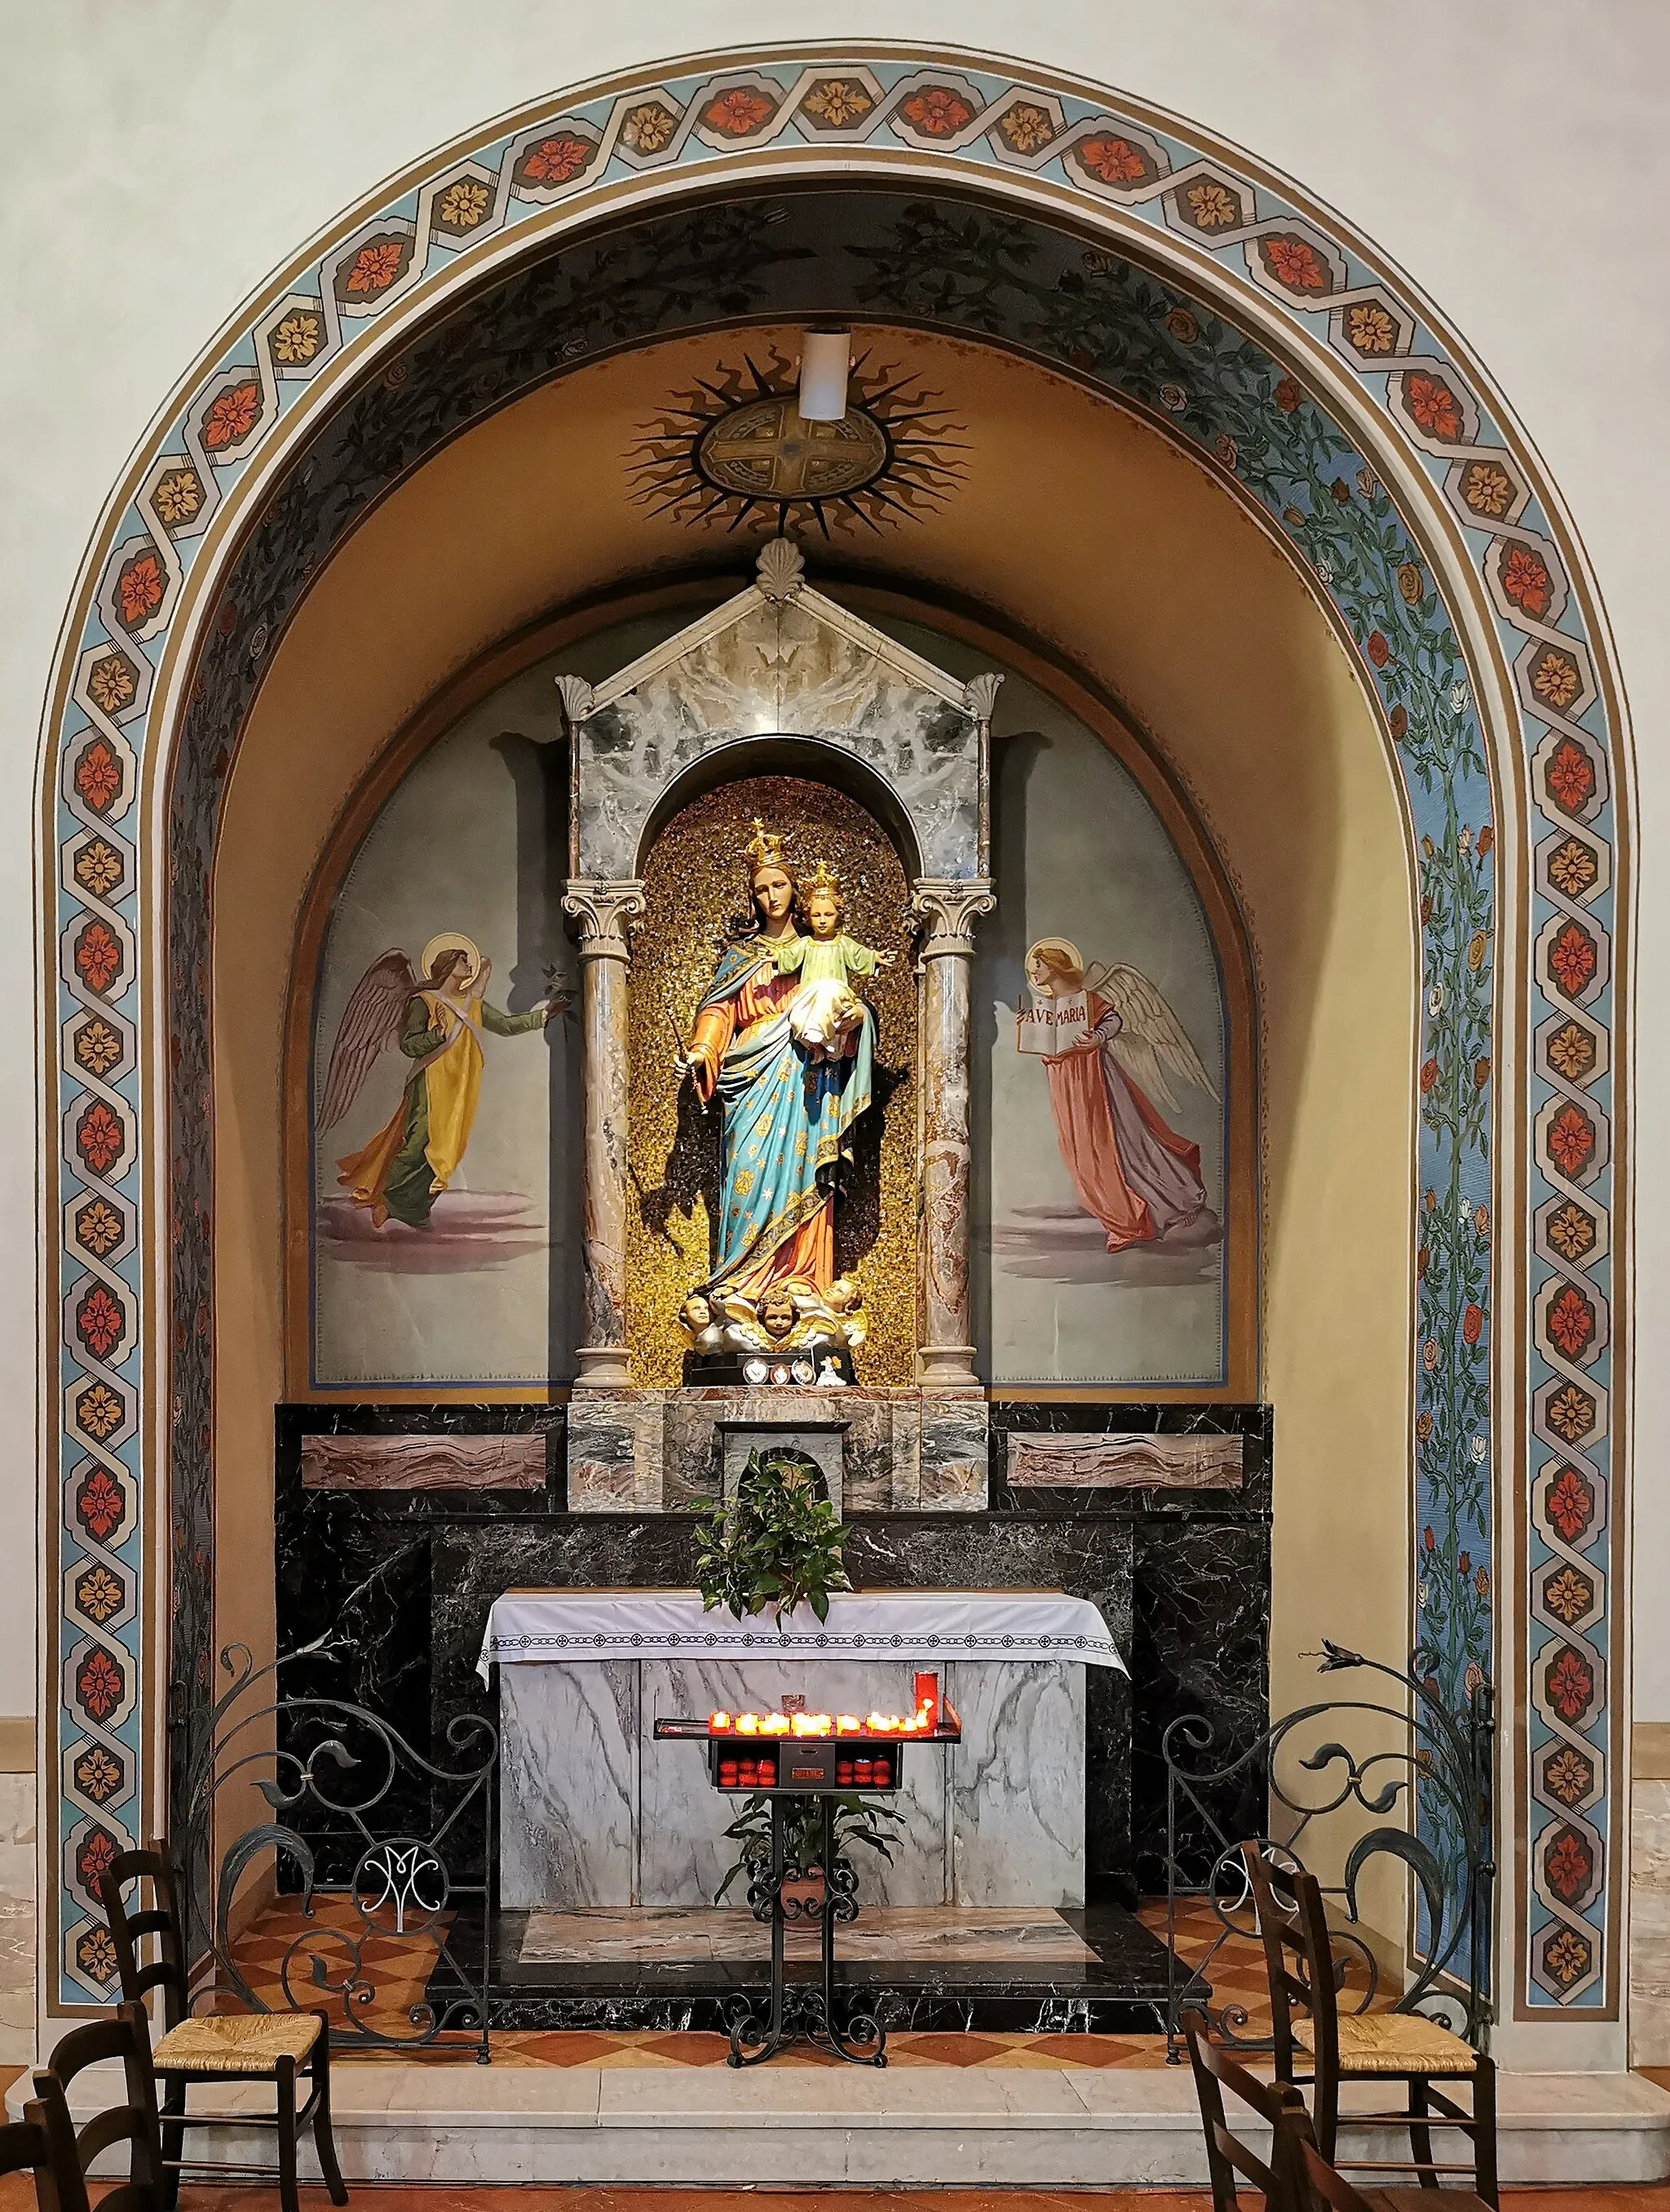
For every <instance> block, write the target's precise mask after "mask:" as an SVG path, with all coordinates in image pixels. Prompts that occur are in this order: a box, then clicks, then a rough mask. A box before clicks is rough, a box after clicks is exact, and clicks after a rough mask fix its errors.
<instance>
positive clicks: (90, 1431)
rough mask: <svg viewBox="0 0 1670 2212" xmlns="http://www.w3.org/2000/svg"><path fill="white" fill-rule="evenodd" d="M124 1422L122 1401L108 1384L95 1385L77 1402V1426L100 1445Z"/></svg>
mask: <svg viewBox="0 0 1670 2212" xmlns="http://www.w3.org/2000/svg"><path fill="white" fill-rule="evenodd" d="M122 1421H123V1406H122V1401H121V1399H120V1398H119V1397H118V1395H117V1394H116V1392H115V1391H114V1390H112V1389H111V1388H110V1386H109V1384H108V1383H94V1384H93V1385H92V1387H91V1389H86V1390H83V1391H82V1395H81V1396H80V1397H79V1398H77V1399H76V1427H77V1428H78V1429H80V1430H81V1431H82V1434H83V1435H85V1436H89V1437H93V1438H94V1440H95V1441H96V1442H97V1443H103V1442H104V1440H105V1438H106V1437H107V1436H110V1435H112V1433H113V1432H114V1431H116V1430H117V1429H119V1428H120V1427H121V1425H122Z"/></svg>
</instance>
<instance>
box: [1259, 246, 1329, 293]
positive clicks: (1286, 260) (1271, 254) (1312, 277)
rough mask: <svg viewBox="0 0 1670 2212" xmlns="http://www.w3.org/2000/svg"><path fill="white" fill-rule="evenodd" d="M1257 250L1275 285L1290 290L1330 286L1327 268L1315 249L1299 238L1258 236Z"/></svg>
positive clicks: (1303, 290)
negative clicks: (1318, 257) (1283, 286)
mask: <svg viewBox="0 0 1670 2212" xmlns="http://www.w3.org/2000/svg"><path fill="white" fill-rule="evenodd" d="M1259 252H1260V254H1261V255H1262V256H1263V258H1264V265H1265V267H1266V269H1267V270H1269V271H1270V274H1271V275H1272V276H1273V277H1274V278H1275V280H1276V282H1277V283H1278V284H1285V285H1286V287H1287V289H1288V290H1289V291H1290V292H1327V291H1330V290H1332V289H1333V286H1332V282H1331V279H1330V277H1329V275H1328V271H1327V268H1326V267H1325V266H1324V265H1323V264H1322V263H1321V262H1320V261H1319V260H1318V259H1317V258H1316V253H1315V248H1314V247H1312V246H1308V245H1307V244H1306V243H1305V241H1304V240H1303V239H1302V238H1261V239H1260V240H1259Z"/></svg>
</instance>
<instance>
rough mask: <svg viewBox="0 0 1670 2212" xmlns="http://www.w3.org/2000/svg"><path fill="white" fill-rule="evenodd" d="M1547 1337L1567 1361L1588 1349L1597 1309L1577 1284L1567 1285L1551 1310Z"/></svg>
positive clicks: (1592, 1334) (1549, 1310) (1549, 1311)
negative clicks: (1548, 1335)
mask: <svg viewBox="0 0 1670 2212" xmlns="http://www.w3.org/2000/svg"><path fill="white" fill-rule="evenodd" d="M1548 1334H1550V1336H1552V1338H1553V1340H1554V1341H1555V1343H1556V1344H1558V1346H1559V1347H1560V1350H1561V1351H1562V1352H1564V1354H1565V1356H1566V1358H1568V1359H1576V1358H1577V1357H1578V1356H1579V1355H1580V1353H1582V1352H1584V1351H1585V1350H1587V1348H1588V1343H1589V1340H1590V1339H1591V1338H1592V1337H1593V1336H1594V1307H1593V1306H1592V1305H1591V1304H1589V1302H1588V1299H1587V1298H1586V1297H1584V1296H1583V1294H1582V1291H1580V1290H1579V1289H1578V1288H1577V1286H1576V1284H1575V1283H1568V1284H1567V1285H1566V1286H1565V1288H1564V1290H1563V1291H1561V1292H1560V1295H1559V1296H1558V1297H1557V1298H1556V1299H1555V1300H1554V1302H1553V1304H1552V1305H1551V1306H1550V1307H1549V1309H1548Z"/></svg>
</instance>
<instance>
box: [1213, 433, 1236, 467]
mask: <svg viewBox="0 0 1670 2212" xmlns="http://www.w3.org/2000/svg"><path fill="white" fill-rule="evenodd" d="M1212 451H1213V453H1216V454H1217V456H1218V459H1219V460H1220V461H1222V462H1223V464H1224V467H1225V468H1226V469H1232V468H1233V467H1234V466H1235V465H1236V462H1237V461H1238V460H1239V459H1241V448H1240V447H1238V446H1237V445H1236V441H1235V440H1234V439H1233V438H1232V437H1230V435H1229V433H1228V432H1227V431H1224V432H1223V433H1221V434H1220V435H1218V437H1216V438H1214V439H1213V441H1212Z"/></svg>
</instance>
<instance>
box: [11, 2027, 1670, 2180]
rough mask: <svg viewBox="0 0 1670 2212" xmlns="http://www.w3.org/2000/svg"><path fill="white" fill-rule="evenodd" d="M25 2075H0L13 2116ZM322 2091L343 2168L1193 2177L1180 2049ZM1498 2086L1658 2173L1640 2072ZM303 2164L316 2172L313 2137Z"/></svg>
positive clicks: (613, 2069)
mask: <svg viewBox="0 0 1670 2212" xmlns="http://www.w3.org/2000/svg"><path fill="white" fill-rule="evenodd" d="M99 2071H100V2069H88V2073H87V2074H86V2075H82V2077H81V2079H80V2081H78V2082H77V2084H76V2089H77V2091H78V2094H77V2096H76V2100H75V2103H76V2118H77V2120H78V2122H79V2121H82V2120H84V2119H85V2118H87V2117H88V2115H89V2114H90V2113H91V2112H94V2111H96V2110H97V2109H98V2107H99V2106H100V2103H101V2102H103V2101H104V2100H105V2097H106V2095H107V2094H109V2095H113V2094H115V2093H117V2090H118V2084H117V2082H116V2081H112V2082H110V2083H109V2084H108V2085H107V2087H106V2085H105V2084H103V2083H101V2082H100V2081H99V2078H98V2075H99ZM26 2081H27V2076H26V2077H24V2078H23V2079H22V2080H20V2081H17V2082H15V2083H14V2084H13V2085H12V2087H11V2090H10V2091H9V2094H8V2098H7V2105H8V2109H9V2112H10V2113H11V2115H12V2117H14V2118H16V2117H18V2115H19V2114H20V2112H21V2104H22V2099H23V2096H24V2095H25V2094H26V2093H27V2090H26V2087H25V2083H26ZM332 2091H333V2101H334V2105H335V2110H336V2138H337V2151H338V2154H339V2156H340V2159H341V2161H342V2166H343V2172H344V2173H345V2174H346V2175H347V2177H348V2179H349V2182H350V2183H351V2182H354V2181H355V2180H358V2181H365V2182H371V2181H407V2182H416V2181H444V2182H458V2183H466V2182H483V2183H486V2182H552V2183H562V2182H572V2183H585V2184H593V2185H596V2184H604V2183H610V2182H620V2183H629V2184H635V2185H658V2184H659V2185H691V2184H703V2185H717V2186H725V2187H740V2186H744V2185H747V2184H750V2183H754V2184H760V2183H772V2184H777V2185H781V2184H786V2183H792V2184H796V2185H802V2186H809V2185H824V2186H833V2185H839V2184H841V2183H864V2184H868V2185H891V2186H895V2187H899V2188H907V2189H908V2188H926V2187H951V2186H972V2185H979V2186H982V2187H988V2188H993V2187H996V2188H1001V2187H1023V2186H1024V2187H1029V2188H1034V2189H1036V2188H1086V2187H1088V2188H1095V2187H1107V2186H1110V2185H1123V2186H1139V2185H1170V2186H1174V2187H1178V2186H1189V2185H1193V2186H1196V2187H1199V2186H1202V2185H1204V2184H1205V2179H1206V2168H1205V2155H1204V2152H1203V2150H1202V2147H1201V2137H1200V2122H1199V2112H1198V2111H1197V2109H1196V2106H1195V2102H1194V2091H1193V2083H1192V2081H1191V2079H1190V2076H1189V2074H1188V2070H1187V2068H1186V2067H1179V2068H1168V2067H1164V2066H1157V2067H1133V2068H1129V2069H1090V2068H1085V2069H1061V2068H1056V2067H1001V2068H999V2067H983V2068H978V2069H974V2068H962V2067H956V2066H945V2067H938V2066H921V2065H919V2066H912V2067H905V2066H899V2067H892V2068H889V2069H886V2070H885V2071H883V2072H877V2071H875V2070H874V2069H860V2068H857V2067H851V2068H847V2067H843V2068H840V2069H836V2068H834V2067H827V2066H804V2065H795V2064H793V2063H784V2062H781V2061H780V2062H778V2063H774V2064H772V2065H768V2066H765V2067H762V2068H759V2069H755V2070H751V2071H748V2072H743V2073H738V2072H732V2070H731V2069H729V2068H726V2067H723V2066H702V2067H692V2068H690V2069H688V2070H686V2069H678V2068H668V2067H656V2068H647V2067H634V2066H616V2065H609V2066H604V2067H580V2066H575V2067H561V2066H516V2065H507V2064H502V2063H501V2064H497V2065H494V2066H474V2065H468V2064H463V2065H460V2064H457V2063H428V2064H422V2063H409V2062H405V2061H399V2060H369V2059H367V2060H352V2061H342V2062H339V2063H338V2064H337V2067H336V2068H335V2069H334V2071H333V2075H332ZM191 2099H192V2107H193V2110H194V2111H195V2110H199V2109H201V2110H203V2111H209V2110H211V2109H215V2108H216V2107H217V2106H218V2108H220V2109H222V2110H229V2111H239V2110H241V2111H254V2110H260V2109H263V2108H266V2109H270V2090H269V2091H267V2092H266V2093H263V2092H262V2091H261V2089H260V2088H259V2087H258V2086H257V2085H254V2084H250V2085H245V2086H240V2085H238V2084H236V2083H228V2084H225V2085H223V2086H222V2085H219V2084H210V2085H204V2086H203V2087H194V2088H193V2090H192V2092H191ZM1499 2103H1500V2147H1501V2163H1502V2176H1503V2180H1504V2181H1509V2182H1517V2183H1535V2182H1562V2183H1567V2184H1579V2185H1581V2184H1586V2183H1588V2184H1594V2185H1601V2184H1606V2183H1630V2182H1652V2181H1659V2180H1662V2179H1666V2178H1667V2177H1670V2092H1667V2091H1665V2090H1663V2089H1661V2088H1659V2087H1656V2086H1655V2084H1654V2083H1652V2082H1650V2081H1647V2080H1645V2079H1644V2078H1643V2076H1641V2075H1631V2074H1504V2075H1501V2076H1500V2077H1499ZM1360 2140H1361V2138H1359V2141H1360ZM191 2148H192V2149H193V2150H194V2151H196V2152H197V2154H199V2155H200V2156H203V2157H205V2158H209V2157H216V2158H227V2159H238V2160H254V2159H255V2158H256V2156H257V2155H258V2149H259V2148H264V2143H263V2139H262V2138H261V2137H258V2136H257V2137H255V2138H253V2139H252V2137H251V2136H250V2135H249V2134H248V2133H246V2132H244V2131H241V2130H225V2131H223V2132H222V2133H219V2134H217V2133H216V2131H215V2130H193V2132H192V2137H191ZM1374 2148H1380V2146H1378V2145H1375V2146H1374ZM1388 2148H1393V2149H1394V2150H1395V2149H1397V2148H1405V2154H1406V2146H1400V2145H1398V2144H1397V2143H1396V2142H1391V2143H1390V2144H1389V2145H1388ZM1363 2154H1365V2155H1366V2154H1367V2153H1366V2151H1365V2152H1364V2153H1363ZM302 2170H303V2178H304V2179H307V2178H317V2173H318V2168H317V2165H316V2163H315V2162H314V2161H313V2158H312V2155H311V2152H310V2150H307V2149H304V2153H303V2168H302Z"/></svg>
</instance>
